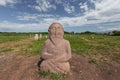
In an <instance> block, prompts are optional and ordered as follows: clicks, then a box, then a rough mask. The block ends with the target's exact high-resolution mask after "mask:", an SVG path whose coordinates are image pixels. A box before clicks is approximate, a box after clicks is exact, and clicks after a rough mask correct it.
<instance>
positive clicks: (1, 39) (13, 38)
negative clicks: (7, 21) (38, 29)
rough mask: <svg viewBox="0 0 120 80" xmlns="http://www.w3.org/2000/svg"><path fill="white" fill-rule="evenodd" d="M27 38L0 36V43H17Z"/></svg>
mask: <svg viewBox="0 0 120 80" xmlns="http://www.w3.org/2000/svg"><path fill="white" fill-rule="evenodd" d="M28 37H29V36H2V35H0V43H5V42H8V41H18V40H21V39H25V38H28Z"/></svg>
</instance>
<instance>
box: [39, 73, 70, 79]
mask: <svg viewBox="0 0 120 80" xmlns="http://www.w3.org/2000/svg"><path fill="white" fill-rule="evenodd" d="M39 75H40V76H42V77H47V76H48V77H50V78H51V79H52V80H61V79H62V78H65V77H66V76H67V75H68V74H67V73H59V74H57V73H52V72H49V71H48V72H45V71H40V72H39Z"/></svg>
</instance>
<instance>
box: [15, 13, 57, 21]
mask: <svg viewBox="0 0 120 80" xmlns="http://www.w3.org/2000/svg"><path fill="white" fill-rule="evenodd" d="M50 17H52V18H54V17H59V16H58V15H52V14H29V13H22V14H21V15H19V16H16V18H17V20H22V21H32V20H34V21H40V19H42V18H50Z"/></svg>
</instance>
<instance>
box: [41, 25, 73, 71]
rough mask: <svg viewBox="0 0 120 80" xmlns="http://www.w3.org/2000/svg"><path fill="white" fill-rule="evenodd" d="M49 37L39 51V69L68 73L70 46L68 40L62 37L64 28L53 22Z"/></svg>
mask: <svg viewBox="0 0 120 80" xmlns="http://www.w3.org/2000/svg"><path fill="white" fill-rule="evenodd" d="M48 32H49V39H47V40H46V41H45V43H44V45H43V49H42V52H41V59H42V62H41V64H40V70H41V71H50V72H53V73H66V72H67V73H69V72H70V64H69V62H68V60H69V59H70V58H71V47H70V43H69V41H67V40H65V39H63V36H64V29H63V26H62V25H61V24H60V23H53V24H51V25H50V27H49V29H48Z"/></svg>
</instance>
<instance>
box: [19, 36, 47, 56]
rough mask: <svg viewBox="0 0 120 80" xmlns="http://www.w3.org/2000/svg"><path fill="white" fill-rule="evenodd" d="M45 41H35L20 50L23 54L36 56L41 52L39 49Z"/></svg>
mask: <svg viewBox="0 0 120 80" xmlns="http://www.w3.org/2000/svg"><path fill="white" fill-rule="evenodd" d="M45 40H46V38H42V39H39V40H35V41H33V42H32V43H30V44H27V45H26V46H25V47H23V48H21V50H22V51H24V53H25V54H27V55H29V56H35V55H38V54H40V52H41V49H42V46H43V43H44V41H45Z"/></svg>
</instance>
